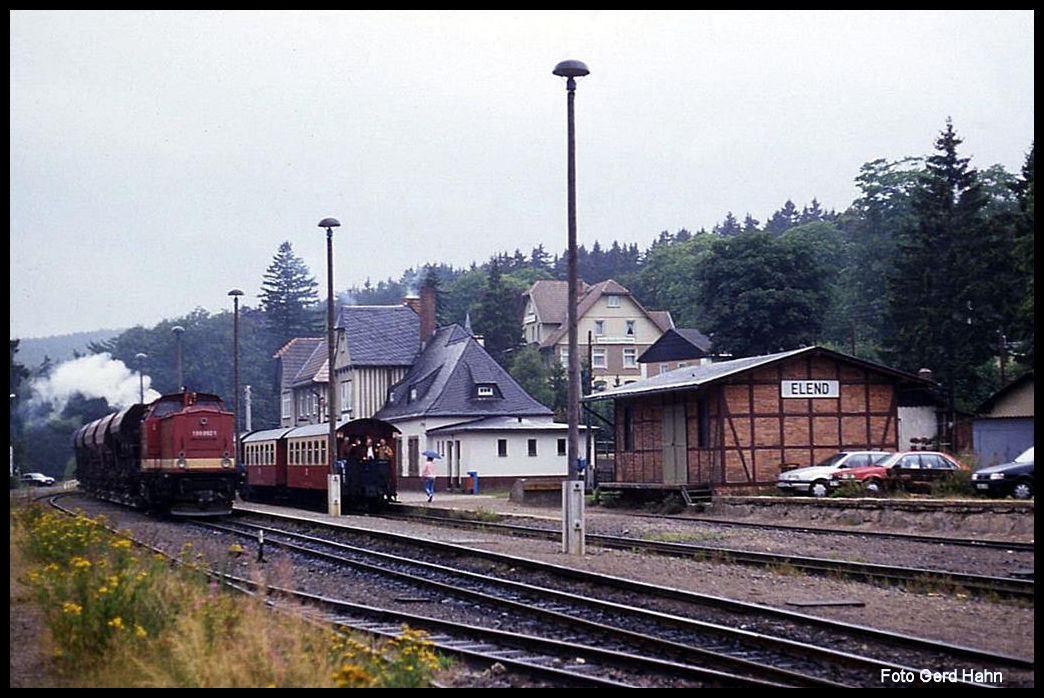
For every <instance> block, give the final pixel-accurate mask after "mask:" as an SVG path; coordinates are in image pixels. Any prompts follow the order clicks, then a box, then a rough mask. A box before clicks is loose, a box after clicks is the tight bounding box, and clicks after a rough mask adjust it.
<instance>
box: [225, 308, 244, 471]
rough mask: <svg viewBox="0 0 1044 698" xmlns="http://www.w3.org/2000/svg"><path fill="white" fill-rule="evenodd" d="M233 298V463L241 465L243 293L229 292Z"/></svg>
mask: <svg viewBox="0 0 1044 698" xmlns="http://www.w3.org/2000/svg"><path fill="white" fill-rule="evenodd" d="M228 295H230V296H232V308H233V310H232V385H233V388H232V390H233V393H232V424H233V429H234V431H233V438H234V444H235V447H236V455H235V457H234V458H233V461H232V462H233V463H235V464H236V465H239V297H240V296H242V295H243V292H242V291H240V290H239V289H238V288H234V289H232V290H231V291H229V292H228Z"/></svg>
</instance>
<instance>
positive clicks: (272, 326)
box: [260, 241, 323, 345]
mask: <svg viewBox="0 0 1044 698" xmlns="http://www.w3.org/2000/svg"><path fill="white" fill-rule="evenodd" d="M263 278H264V281H263V282H262V284H261V293H260V298H261V308H262V310H264V312H265V320H266V324H267V326H268V329H269V331H270V332H271V334H272V336H273V339H274V340H275V342H276V343H277V344H279V345H282V344H283V343H285V342H287V341H289V340H291V339H293V338H294V337H309V336H314V335H316V334H319V333H321V332H322V327H323V325H322V322H320V315H321V313H320V312H319V311H320V308H319V297H318V295H317V292H316V289H317V288H318V287H319V284H318V283H316V280H315V277H313V276H311V275H310V274H309V272H308V267H307V265H305V263H304V260H302V259H301V258H300V257H298V256H297V255H295V254H294V251H293V247H292V246H291V245H290V243H289V242H288V241H287V242H283V244H282V245H280V246H279V251H278V252H277V253H276V255H275V257H274V258H273V259H272V263H271V264H270V265H268V269H267V270H265V275H264V277H263Z"/></svg>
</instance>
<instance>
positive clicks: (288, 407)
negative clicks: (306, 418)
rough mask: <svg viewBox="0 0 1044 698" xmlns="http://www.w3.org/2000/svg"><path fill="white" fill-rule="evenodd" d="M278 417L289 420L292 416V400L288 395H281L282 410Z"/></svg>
mask: <svg viewBox="0 0 1044 698" xmlns="http://www.w3.org/2000/svg"><path fill="white" fill-rule="evenodd" d="M280 416H281V417H286V418H287V419H291V418H293V416H294V400H293V396H291V395H290V393H283V410H282V413H281V414H280Z"/></svg>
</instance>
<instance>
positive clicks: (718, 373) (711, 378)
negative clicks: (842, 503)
mask: <svg viewBox="0 0 1044 698" xmlns="http://www.w3.org/2000/svg"><path fill="white" fill-rule="evenodd" d="M802 355H809V356H827V357H829V358H833V359H838V360H841V361H846V362H849V363H852V364H856V365H859V366H862V367H863V368H867V369H870V370H873V371H877V372H880V373H885V374H888V375H890V376H892V377H893V378H897V379H899V380H903V381H910V382H912V383H915V384H920V385H930V384H931V381H928V380H926V379H924V378H921V377H919V376H916V375H914V374H912V373H906V372H904V371H897V370H896V369H893V368H889V367H887V366H883V365H881V364H876V363H873V362H871V361H866V360H865V359H860V358H857V357H855V356H849V355H847V354H842V353H840V352H836V351H833V350H832V349H827V348H825V347H819V346H811V347H802V348H801V349H792V350H790V351H784V352H779V353H777V354H766V355H764V356H750V357H747V358H743V359H733V360H731V361H720V362H717V363H711V364H706V365H701V366H686V367H684V368H679V369H675V370H674V371H668V372H667V373H661V374H660V375H658V376H653V377H652V378H646V379H645V380H640V381H636V382H634V383H629V384H627V385H624V386H621V387H619V388H613V389H611V390H606V391H604V392H601V393H597V394H595V395H590V396H588V397H585V398H583V400H584V401H594V400H605V399H612V398H622V397H632V396H638V395H648V394H653V393H666V392H672V391H675V390H691V389H695V388H700V387H703V386H705V385H708V384H710V383H714V382H715V381H719V380H722V379H725V378H728V377H731V376H735V375H737V374H740V373H745V372H746V371H750V370H753V369H756V368H761V367H763V366H768V365H770V364H774V363H777V362H780V361H785V360H786V359H790V358H793V357H796V356H802Z"/></svg>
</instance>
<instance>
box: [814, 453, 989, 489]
mask: <svg viewBox="0 0 1044 698" xmlns="http://www.w3.org/2000/svg"><path fill="white" fill-rule="evenodd" d="M960 470H970V468H969V467H968V466H966V465H965V464H964V463H961V462H960V461H959V460H957V459H956V458H954V457H953V456H951V455H950V454H948V453H943V452H942V451H899V452H898V453H893V454H892V455H890V456H889V457H888V458H886V459H885V460H883V461H881V462H880V463H878V464H877V465H867V466H864V467H861V468H851V469H849V470H840V471H838V472H836V473H834V474H833V475H832V476H831V477H830V488H831V489H837V488H838V487H840V486H841V485H843V484H845V483H858V484H860V485H862V487H863V489H865V490H866V491H867V492H868V493H870V494H874V495H876V494H881V493H883V492H884V491H885V490H887V489H894V488H896V487H900V486H902V487H905V488H910V487H911V486H913V487H917V486H927V485H928V483H930V482H932V481H933V480H941V479H943V478H945V477H949V476H950V475H952V474H953V473H955V472H957V471H960Z"/></svg>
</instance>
